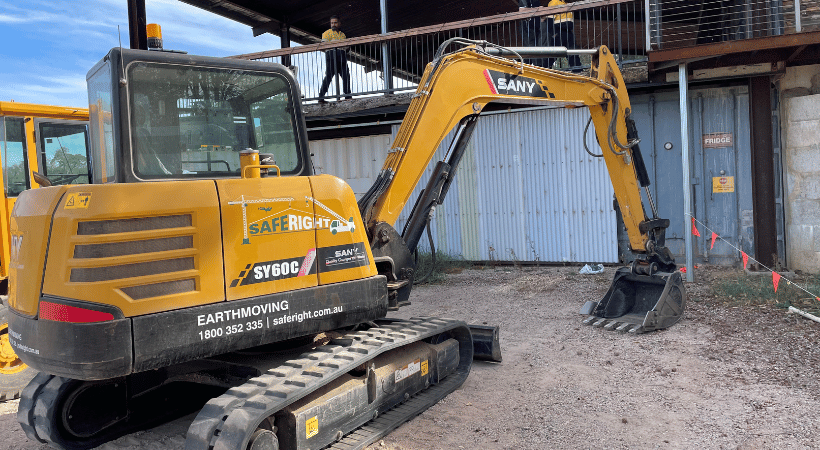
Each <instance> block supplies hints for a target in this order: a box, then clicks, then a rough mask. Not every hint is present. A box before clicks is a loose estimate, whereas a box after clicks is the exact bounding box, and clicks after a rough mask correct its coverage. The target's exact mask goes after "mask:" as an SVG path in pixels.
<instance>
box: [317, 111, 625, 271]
mask: <svg viewBox="0 0 820 450" xmlns="http://www.w3.org/2000/svg"><path fill="white" fill-rule="evenodd" d="M588 117H589V116H588V112H587V110H586V109H549V110H545V109H541V110H532V111H525V112H518V113H505V114H494V115H486V116H482V117H481V119H479V123H478V126H477V127H476V130H475V133H474V135H473V139H472V141H471V142H470V145H469V147H468V149H467V152H466V154H465V156H464V159H463V160H462V162H461V165H460V166H459V171H458V173H457V176H456V182H455V183H453V186H452V187H451V189H450V192H449V193H448V196H447V199H446V200H445V202H444V204H443V205H441V206H439V207H438V209H437V210H436V214H435V218H434V220H433V223H432V224H431V229H432V232H433V238H434V242H435V245H436V248H437V250H438V251H439V252H444V253H447V254H449V255H453V256H462V257H464V258H465V259H468V260H497V261H542V262H607V263H611V262H617V261H618V252H617V230H616V219H615V212H614V211H613V209H612V196H613V191H612V186H611V184H610V182H609V176H608V175H607V172H606V167H605V165H604V162H603V160H601V159H600V158H592V157H591V156H589V155H588V154H587V153H586V152H584V150H583V143H582V141H581V139H582V134H583V129H584V125H585V124H586V120H587V118H588ZM397 131H398V125H396V126H394V127H393V133H392V136H390V137H388V136H370V137H364V138H349V139H339V140H327V141H316V142H311V150H312V152H313V153H314V155H315V156H314V165H315V167H316V171H317V173H331V174H334V175H337V176H340V177H341V178H344V179H346V180H348V183H350V184H351V186H353V190H354V192H356V193H357V194H361V193H363V192H365V191H366V190H367V188H368V187H369V186H370V183H372V180H373V179H374V178H375V176H376V174H377V173H378V171H379V170H380V169H381V164H382V162H383V160H384V157H385V155H386V152H387V149H388V148H389V147H390V143H391V142H392V137H393V136H395V134H396V132H397ZM451 141H452V133H451V134H450V135H449V136H448V137H447V138H446V139H445V140H444V142H443V143H442V145H441V146H440V148H439V149H438V151H437V153H436V156H435V159H434V161H436V160H441V159H443V158H444V155H445V153H446V150H447V147H448V146H449V144H450V142H451ZM588 142H589V143H590V145H592V146H595V144H594V143H595V138H594V136H593V133H592V130H590V132H589V136H588ZM433 166H434V164H431V165H430V167H429V168H428V170H427V171H426V173H425V175H424V176H423V177H422V179H421V182H420V183H419V186H417V187H416V189H415V192H414V195H413V196H412V197H411V198H412V199H413V200H411V202H410V203H408V204H407V206H406V207H405V209H404V211H403V212H402V214H401V216H400V217H399V220H398V222H397V224H396V228H397V229H398V230H399V231H400V232H401V230H402V228H403V226H404V222H405V221H406V219H407V216H408V215H409V213H410V210H411V209H412V207H413V205H412V201H414V200H415V198H416V197H417V196H418V193H419V191H421V189H422V188H423V187H424V185H425V184H426V183H427V179H428V178H429V176H430V172H431V171H432V167H433ZM420 247H421V248H422V249H425V250H429V246H428V244H427V238H426V237H423V238H422V240H421V243H420Z"/></svg>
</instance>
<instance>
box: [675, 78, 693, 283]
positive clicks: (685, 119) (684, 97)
mask: <svg viewBox="0 0 820 450" xmlns="http://www.w3.org/2000/svg"><path fill="white" fill-rule="evenodd" d="M687 72H688V70H687V68H686V63H683V64H679V65H678V83H679V85H678V86H679V90H680V144H681V145H680V146H681V149H680V152H681V162H682V163H683V217H684V220H686V222H687V223H686V224H684V227H683V229H684V230H688V229H689V228H690V227H691V225H690V224H691V222H692V219H691V218H692V217H694V214H693V213H692V182H691V181H690V174H691V170H690V168H689V79H688V78H687ZM683 235H684V236H686V281H690V282H691V281H695V270H694V266H693V264H692V233H689V232H684V233H683Z"/></svg>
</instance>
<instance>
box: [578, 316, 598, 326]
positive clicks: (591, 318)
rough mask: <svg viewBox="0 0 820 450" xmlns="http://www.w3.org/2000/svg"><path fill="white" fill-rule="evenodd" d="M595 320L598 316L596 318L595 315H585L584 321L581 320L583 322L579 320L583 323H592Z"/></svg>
mask: <svg viewBox="0 0 820 450" xmlns="http://www.w3.org/2000/svg"><path fill="white" fill-rule="evenodd" d="M596 320H598V318H597V317H595V316H589V317H587V318H586V319H584V321H583V322H581V323H583V324H584V325H592V322H595V321H596Z"/></svg>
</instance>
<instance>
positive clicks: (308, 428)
mask: <svg viewBox="0 0 820 450" xmlns="http://www.w3.org/2000/svg"><path fill="white" fill-rule="evenodd" d="M317 434H319V417H318V416H313V417H311V418H310V419H308V420H307V421H306V422H305V435H307V439H310V438H312V437H313V436H316V435H317Z"/></svg>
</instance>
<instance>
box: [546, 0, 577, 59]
mask: <svg viewBox="0 0 820 450" xmlns="http://www.w3.org/2000/svg"><path fill="white" fill-rule="evenodd" d="M566 4H567V3H566V2H564V1H562V0H550V3H549V5H548V6H564V5H566ZM550 17H552V23H553V25H552V30H553V31H552V39H553V43H554V44H555V45H557V46H559V47H566V48H567V49H570V50H572V49H575V23H574V20H573V19H574V18H573V15H572V13H571V12H565V13H562V14H556V15H554V16H550ZM567 59H568V62H569V66H570V67H572V68H577V67H580V66H581V58H579V57H578V55H571V56H570V57H569V58H567Z"/></svg>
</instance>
